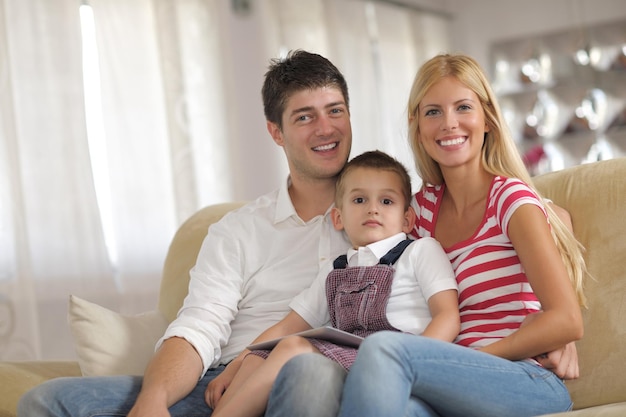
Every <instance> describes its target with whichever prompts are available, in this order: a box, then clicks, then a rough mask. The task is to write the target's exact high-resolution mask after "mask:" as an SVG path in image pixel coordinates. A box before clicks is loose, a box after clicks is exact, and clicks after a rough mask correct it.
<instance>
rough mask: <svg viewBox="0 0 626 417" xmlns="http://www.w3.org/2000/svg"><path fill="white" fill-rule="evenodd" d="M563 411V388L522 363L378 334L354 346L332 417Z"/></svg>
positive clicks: (480, 416) (512, 415)
mask: <svg viewBox="0 0 626 417" xmlns="http://www.w3.org/2000/svg"><path fill="white" fill-rule="evenodd" d="M571 407H572V402H571V399H570V396H569V393H568V391H567V389H566V387H565V385H564V384H563V382H562V381H561V380H560V379H559V378H558V377H557V376H556V375H555V374H553V373H552V372H550V371H548V370H546V369H543V368H542V367H540V366H538V365H536V364H534V363H531V362H530V361H509V360H506V359H502V358H499V357H496V356H493V355H490V354H487V353H483V352H479V351H476V350H474V349H469V348H466V347H462V346H458V345H455V344H452V343H446V342H442V341H438V340H434V339H430V338H426V337H420V336H414V335H407V334H402V333H394V332H380V333H376V334H374V335H372V336H369V337H368V338H366V339H365V340H364V341H363V343H362V344H361V346H360V347H359V354H358V356H357V359H356V362H355V363H354V365H353V366H352V368H351V369H350V373H349V374H348V377H347V379H346V381H345V385H344V390H343V397H342V403H341V410H340V413H339V416H340V417H346V416H348V417H352V416H359V417H368V416H375V417H384V416H393V417H398V416H412V417H418V416H428V417H433V416H446V417H474V416H475V417H490V416H493V417H502V416H507V417H525V416H535V415H540V414H547V413H556V412H561V411H567V410H569V409H571Z"/></svg>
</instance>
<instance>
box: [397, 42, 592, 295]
mask: <svg viewBox="0 0 626 417" xmlns="http://www.w3.org/2000/svg"><path fill="white" fill-rule="evenodd" d="M445 77H454V78H456V79H457V80H459V81H460V82H461V83H463V84H464V85H465V86H466V87H468V88H469V89H471V90H472V91H473V92H474V93H476V95H477V96H478V99H479V100H480V104H481V105H482V108H483V110H484V113H485V122H486V123H487V126H489V132H487V133H485V142H484V145H483V148H482V165H483V168H484V169H485V171H487V172H488V173H490V174H492V175H500V176H503V177H509V178H519V179H520V180H522V181H524V182H525V183H526V184H528V186H530V187H531V188H532V189H533V190H534V191H535V192H536V193H537V195H539V196H540V194H539V192H538V191H537V190H536V189H535V187H534V186H533V183H532V179H531V177H530V174H529V173H528V171H527V170H526V167H525V165H524V163H523V161H522V158H521V156H520V154H519V152H518V150H517V147H516V145H515V142H514V141H513V138H512V136H511V134H510V133H509V130H508V128H507V126H506V123H505V121H504V118H503V117H502V112H501V110H500V106H499V105H498V102H497V100H496V96H495V94H494V93H493V91H492V89H491V86H490V85H489V81H488V80H487V77H486V76H485V74H484V72H483V70H482V69H481V67H480V65H479V64H478V63H477V62H476V61H475V60H474V59H473V58H471V57H469V56H466V55H460V54H459V55H449V54H443V55H437V56H435V57H434V58H431V59H430V60H429V61H427V62H426V63H425V64H424V65H423V66H422V67H421V68H420V70H419V71H418V73H417V75H416V76H415V80H414V81H413V86H412V87H411V93H410V96H409V103H408V116H409V142H410V144H411V147H412V149H413V155H414V158H415V166H416V169H417V172H418V174H419V175H420V177H421V178H422V181H423V184H424V185H428V184H430V185H441V184H443V182H444V180H443V175H442V173H441V168H440V167H439V164H438V163H437V162H436V161H435V160H434V159H432V158H431V157H430V156H429V155H428V153H427V152H426V150H425V149H424V147H423V145H422V144H421V142H420V140H419V137H418V135H419V120H418V110H419V104H420V102H421V101H422V99H423V98H424V95H425V94H426V92H427V91H428V90H429V89H430V88H431V87H432V86H433V85H434V84H435V83H437V82H438V81H440V80H441V79H442V78H445ZM545 206H546V211H547V212H548V219H549V222H550V224H551V225H552V228H551V230H552V235H553V237H554V240H555V242H556V245H557V247H558V248H559V251H560V253H561V257H562V258H563V262H564V264H565V267H566V268H567V272H568V274H569V276H570V279H571V281H572V285H573V287H574V290H575V292H576V295H577V297H578V301H579V303H580V304H581V305H582V306H586V299H585V295H584V292H583V279H584V277H585V275H586V273H587V270H586V266H585V261H584V258H583V255H582V252H583V247H582V245H581V244H580V243H579V242H578V241H577V240H576V238H575V237H574V235H573V234H572V232H571V231H570V229H569V228H568V227H567V226H566V225H565V223H563V221H561V219H560V218H559V217H558V216H557V214H556V213H555V212H554V210H553V209H552V208H551V207H550V204H546V205H545Z"/></svg>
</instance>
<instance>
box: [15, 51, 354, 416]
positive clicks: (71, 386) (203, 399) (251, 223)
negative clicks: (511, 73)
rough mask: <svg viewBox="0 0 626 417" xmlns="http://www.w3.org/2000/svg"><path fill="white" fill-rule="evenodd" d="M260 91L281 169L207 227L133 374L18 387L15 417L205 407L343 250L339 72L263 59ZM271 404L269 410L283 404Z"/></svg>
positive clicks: (324, 63)
mask: <svg viewBox="0 0 626 417" xmlns="http://www.w3.org/2000/svg"><path fill="white" fill-rule="evenodd" d="M262 96H263V104H264V111H265V116H266V119H267V129H268V132H269V134H270V135H271V137H272V139H273V140H274V142H275V143H276V144H277V145H278V146H281V147H282V148H283V150H284V152H285V156H286V157H287V162H288V166H289V178H288V180H287V181H286V182H285V183H284V184H283V185H282V186H281V187H280V188H279V189H278V190H276V191H274V192H272V193H269V194H267V195H264V196H261V197H259V198H258V199H257V200H256V201H254V202H252V203H250V204H248V205H246V206H244V207H243V208H241V209H239V210H236V211H235V212H232V213H229V214H227V215H226V216H225V217H224V218H223V219H222V220H221V221H220V222H218V223H216V224H214V225H213V226H212V227H211V228H210V230H209V233H208V235H207V237H206V238H205V240H204V242H203V245H202V248H201V250H200V253H199V255H198V259H197V263H196V265H195V266H194V268H193V269H192V271H191V272H190V273H191V280H190V284H189V295H188V296H187V298H186V299H185V302H184V305H183V307H182V309H181V311H180V313H179V315H178V318H177V319H176V320H174V322H172V323H171V325H170V326H169V327H168V329H167V331H166V333H165V335H164V336H163V338H162V339H161V340H160V341H159V343H158V345H157V346H158V347H157V350H156V353H155V355H154V357H153V358H152V360H151V361H150V363H149V365H148V367H147V368H146V371H145V374H144V377H143V379H142V378H140V377H130V376H119V377H118V376H116V377H91V378H64V379H57V380H51V381H48V382H46V383H44V384H42V385H40V386H38V387H35V388H34V389H32V390H31V391H29V392H28V393H26V394H25V395H24V397H23V398H22V399H21V401H20V403H19V405H18V415H19V416H20V417H32V416H61V415H63V416H85V415H98V416H107V415H116V416H118V415H126V414H128V415H129V416H131V417H141V416H150V417H155V416H169V415H172V416H185V417H188V416H192V415H203V416H208V415H210V414H211V409H210V408H209V406H208V405H207V402H209V403H211V402H212V401H216V400H218V399H219V397H220V396H221V393H222V392H223V390H224V389H225V388H226V387H227V385H228V383H229V382H230V379H231V376H229V375H228V372H226V373H225V374H224V375H222V377H220V378H219V379H216V378H217V377H218V376H219V375H220V374H221V373H222V371H223V370H224V368H225V365H226V364H228V363H229V362H230V361H231V360H233V359H234V358H236V357H237V355H238V354H239V353H240V352H241V351H242V350H243V349H244V348H245V347H246V346H247V345H248V344H249V342H251V341H252V340H253V339H254V338H255V337H256V336H257V335H258V334H259V333H260V332H262V331H263V330H264V329H266V328H267V327H269V326H270V325H272V324H274V323H275V322H277V321H278V320H280V319H281V318H283V317H284V316H285V315H286V314H287V312H288V304H289V302H290V301H291V299H292V298H293V297H294V296H295V295H297V294H298V293H299V292H300V291H302V290H304V289H305V288H307V287H308V286H309V285H310V283H311V282H312V281H313V279H314V278H315V276H316V275H317V273H318V269H319V267H320V265H321V264H323V263H324V262H325V261H327V260H328V259H334V258H335V257H336V256H338V255H339V254H341V253H343V252H345V250H346V249H347V248H348V247H349V243H348V241H347V240H346V238H345V237H344V235H343V233H340V232H337V231H335V230H334V228H333V226H332V221H331V219H330V217H329V214H330V208H331V206H332V202H333V198H334V191H335V180H336V177H337V175H338V173H339V171H341V169H342V168H343V166H344V164H345V163H346V161H347V159H348V156H349V153H350V147H351V141H352V131H351V126H350V113H349V107H348V106H349V99H348V89H347V85H346V82H345V79H344V77H343V75H342V74H341V73H340V72H339V70H338V69H337V68H336V67H335V66H334V65H333V64H332V63H331V62H329V61H328V60H327V59H325V58H324V57H322V56H320V55H317V54H311V53H308V52H304V51H295V52H292V53H290V54H289V56H288V57H287V58H286V59H284V60H274V61H272V64H271V65H270V68H269V71H268V72H267V73H266V75H265V81H264V85H263V88H262ZM237 360H238V359H237ZM229 369H231V370H234V369H236V362H235V363H234V364H233V366H230V367H229ZM229 372H230V371H229ZM213 380H215V382H214V383H212V384H211V388H210V389H208V390H207V386H208V384H209V382H211V381H213ZM341 382H342V380H341ZM334 391H336V392H337V394H338V393H340V392H341V387H340V386H338V387H335V389H334ZM322 406H323V404H322ZM333 406H334V405H333ZM281 407H282V406H281V405H280V404H278V408H277V409H276V410H275V412H277V413H288V412H289V411H288V410H281V409H280V408H281ZM311 411H313V410H311ZM268 412H269V413H271V412H272V411H271V410H268ZM315 412H316V413H318V414H323V413H325V412H326V411H323V410H317V411H315Z"/></svg>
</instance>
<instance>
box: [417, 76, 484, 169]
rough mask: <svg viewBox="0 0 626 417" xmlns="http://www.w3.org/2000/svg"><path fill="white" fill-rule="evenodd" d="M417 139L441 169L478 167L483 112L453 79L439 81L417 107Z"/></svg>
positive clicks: (468, 92)
mask: <svg viewBox="0 0 626 417" xmlns="http://www.w3.org/2000/svg"><path fill="white" fill-rule="evenodd" d="M417 117H418V123H419V132H418V139H419V141H420V143H421V144H422V145H423V146H424V149H425V150H426V152H427V153H428V155H429V156H430V157H431V158H433V159H434V160H435V161H437V163H439V165H440V166H441V168H442V169H445V168H446V167H450V168H452V167H456V166H461V165H467V164H474V163H476V164H480V154H481V149H482V146H483V142H484V137H485V132H488V131H489V128H488V126H487V124H486V122H485V112H484V110H483V107H482V105H481V104H480V100H479V99H478V96H477V95H476V93H474V91H472V90H471V89H469V88H468V87H466V86H465V84H463V83H461V82H460V81H459V80H457V79H456V78H455V77H445V78H442V79H441V80H440V81H438V82H437V83H435V84H433V86H432V87H430V89H429V90H428V91H427V92H426V94H425V95H424V98H423V99H422V101H421V102H420V104H419V107H418V114H417Z"/></svg>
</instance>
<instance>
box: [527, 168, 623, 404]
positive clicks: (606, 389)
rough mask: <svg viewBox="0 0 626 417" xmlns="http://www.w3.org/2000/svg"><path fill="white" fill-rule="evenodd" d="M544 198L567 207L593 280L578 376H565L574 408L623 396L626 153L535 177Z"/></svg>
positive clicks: (589, 284)
mask: <svg viewBox="0 0 626 417" xmlns="http://www.w3.org/2000/svg"><path fill="white" fill-rule="evenodd" d="M533 182H534V184H535V185H536V186H537V188H538V189H539V191H540V192H541V193H542V194H543V196H544V197H547V198H550V199H551V200H553V201H554V202H555V203H556V204H558V205H560V206H561V207H564V208H565V209H567V211H569V213H570V215H571V217H572V223H573V225H574V234H575V235H576V237H577V238H578V240H579V241H580V242H581V243H582V244H583V246H584V247H585V248H586V252H585V259H586V261H587V267H588V269H589V272H590V274H591V275H592V276H593V279H588V280H587V281H586V285H585V293H586V295H587V298H588V304H589V306H588V308H587V309H586V310H584V311H583V318H584V323H585V335H584V337H583V339H582V340H581V341H579V342H578V343H577V349H578V354H579V364H580V378H579V379H577V380H574V381H567V382H566V384H567V387H568V389H569V391H570V393H571V394H572V399H573V401H574V407H575V408H577V409H578V408H586V407H590V406H594V405H599V404H607V403H613V402H620V401H626V372H625V371H626V368H625V364H626V217H625V216H624V215H625V214H626V158H619V159H613V160H607V161H601V162H594V163H591V164H584V165H579V166H576V167H572V168H568V169H565V170H562V171H557V172H553V173H549V174H545V175H542V176H539V177H535V178H534V180H533Z"/></svg>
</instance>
